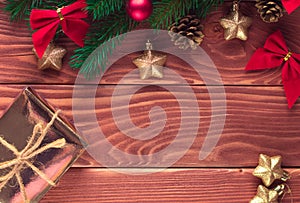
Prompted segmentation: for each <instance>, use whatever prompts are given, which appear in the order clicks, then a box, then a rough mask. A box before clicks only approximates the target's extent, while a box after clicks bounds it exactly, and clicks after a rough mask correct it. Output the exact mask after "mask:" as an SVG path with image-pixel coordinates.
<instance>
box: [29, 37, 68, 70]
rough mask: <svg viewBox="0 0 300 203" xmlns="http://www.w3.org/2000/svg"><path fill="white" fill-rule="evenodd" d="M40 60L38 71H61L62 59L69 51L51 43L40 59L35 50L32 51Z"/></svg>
mask: <svg viewBox="0 0 300 203" xmlns="http://www.w3.org/2000/svg"><path fill="white" fill-rule="evenodd" d="M32 51H33V52H34V53H35V55H36V57H37V58H38V65H37V66H38V69H39V70H45V69H48V68H49V69H53V70H57V71H59V70H60V69H61V67H62V59H63V57H64V56H65V54H66V53H67V50H66V49H65V48H63V47H60V46H55V45H54V44H53V43H50V44H49V45H48V47H47V49H46V51H45V53H44V55H43V57H42V58H41V59H40V58H39V57H38V55H37V53H36V50H35V48H33V49H32Z"/></svg>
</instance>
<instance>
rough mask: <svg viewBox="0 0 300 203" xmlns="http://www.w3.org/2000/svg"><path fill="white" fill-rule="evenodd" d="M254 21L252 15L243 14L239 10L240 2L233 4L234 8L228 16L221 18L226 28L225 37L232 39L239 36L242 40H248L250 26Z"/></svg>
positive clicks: (221, 22)
mask: <svg viewBox="0 0 300 203" xmlns="http://www.w3.org/2000/svg"><path fill="white" fill-rule="evenodd" d="M251 23H252V19H251V18H250V17H246V16H243V15H242V14H241V13H240V12H239V8H238V3H237V2H235V3H234V4H233V10H232V12H230V13H229V15H228V16H226V17H224V18H221V19H220V24H221V26H222V27H223V28H224V38H225V39H226V40H231V39H234V38H238V39H241V40H247V38H248V28H249V27H250V25H251Z"/></svg>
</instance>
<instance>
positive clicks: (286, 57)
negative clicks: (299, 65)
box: [283, 51, 292, 61]
mask: <svg viewBox="0 0 300 203" xmlns="http://www.w3.org/2000/svg"><path fill="white" fill-rule="evenodd" d="M291 56H292V52H290V51H289V52H288V53H287V54H286V55H285V57H284V58H283V60H284V61H288V60H289V59H290V58H291Z"/></svg>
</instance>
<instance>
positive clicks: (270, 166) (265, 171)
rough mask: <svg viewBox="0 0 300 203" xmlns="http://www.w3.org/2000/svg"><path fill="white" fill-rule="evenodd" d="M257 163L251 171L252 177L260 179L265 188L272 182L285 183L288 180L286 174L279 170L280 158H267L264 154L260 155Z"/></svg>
mask: <svg viewBox="0 0 300 203" xmlns="http://www.w3.org/2000/svg"><path fill="white" fill-rule="evenodd" d="M258 163H259V164H258V166H257V167H256V168H255V169H254V171H253V175H254V176H256V177H258V178H261V179H262V181H263V183H264V185H265V186H267V187H269V186H270V185H271V184H272V183H273V182H274V180H277V179H279V180H282V181H287V180H288V179H289V178H290V176H289V174H288V172H286V171H284V170H283V169H282V168H281V156H273V157H269V156H267V155H265V154H260V155H259V162H258Z"/></svg>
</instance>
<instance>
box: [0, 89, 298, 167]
mask: <svg viewBox="0 0 300 203" xmlns="http://www.w3.org/2000/svg"><path fill="white" fill-rule="evenodd" d="M23 87H24V86H20V85H1V86H0V92H1V94H0V96H1V100H0V109H1V112H4V109H5V108H7V107H8V106H9V104H10V103H11V102H12V101H13V99H14V97H16V96H17V95H18V93H19V92H20V91H21V89H22V88H23ZM135 87H138V89H139V86H133V85H126V86H124V85H123V86H122V85H121V87H120V88H121V90H122V91H121V93H120V94H118V95H117V96H115V97H114V99H116V101H123V100H124V99H125V98H128V95H127V92H128V90H129V89H132V88H135ZM33 88H34V89H36V91H37V92H38V93H39V94H40V95H41V96H42V97H44V98H45V99H46V100H47V101H48V102H50V103H51V104H53V105H54V106H55V107H57V108H59V109H61V110H62V111H63V114H65V115H66V116H67V118H68V119H70V120H73V113H76V114H80V113H81V114H86V115H87V118H86V119H87V120H86V123H84V124H83V125H84V127H86V128H87V129H89V130H88V131H87V132H90V130H91V131H92V130H93V129H92V128H91V127H90V126H92V124H93V123H91V121H90V119H89V116H88V115H89V113H91V112H92V113H93V112H94V109H89V108H87V107H86V101H88V100H89V99H91V98H84V95H85V94H86V91H81V93H80V94H82V99H81V100H80V103H79V104H78V107H79V108H81V109H82V110H80V111H76V112H72V92H73V86H58V85H57V86H54V85H51V86H45V85H34V86H33ZM175 89H177V92H176V91H175V93H177V94H179V95H182V96H184V95H185V92H180V91H181V87H180V86H178V87H176V86H175ZM114 90H115V86H99V88H98V89H97V94H96V100H95V103H96V109H95V112H96V116H97V118H98V120H99V125H100V126H101V129H102V131H103V132H104V135H105V136H107V139H108V140H110V142H111V143H112V144H113V145H114V146H118V147H119V148H120V149H121V150H123V151H125V152H128V153H132V154H137V153H141V151H142V153H144V154H151V153H153V152H158V151H160V150H162V149H164V148H165V147H166V146H168V145H169V144H170V143H172V141H173V139H174V138H175V137H176V135H177V133H178V129H179V127H180V119H181V116H180V115H181V112H180V111H181V110H180V108H179V107H178V103H177V102H178V101H180V100H178V101H177V100H176V99H175V98H174V97H173V96H172V95H171V94H170V93H168V92H167V91H165V90H163V89H161V88H159V87H157V86H148V87H146V88H142V89H141V90H140V91H139V92H137V93H136V94H135V95H134V96H133V97H132V99H131V104H130V106H129V111H130V116H131V119H132V122H133V123H134V124H136V125H137V126H139V127H145V126H147V125H149V124H150V120H149V116H148V114H149V110H150V109H151V107H154V106H161V107H162V108H163V109H165V111H166V112H167V123H166V126H165V128H164V129H163V131H162V132H161V133H160V134H159V135H157V136H156V137H155V138H153V139H150V140H149V141H141V140H137V139H132V138H129V137H128V136H126V135H125V134H123V133H122V132H120V130H119V129H118V128H117V126H116V124H115V122H114V120H113V116H112V112H111V98H112V96H111V94H112V93H113V91H114ZM193 91H194V92H195V95H196V98H197V101H196V102H197V103H198V105H199V112H200V114H199V117H200V123H199V130H198V134H197V137H196V139H195V141H194V143H193V145H192V146H191V148H190V150H188V152H187V153H186V154H185V156H183V158H181V159H180V160H179V161H178V162H177V163H176V164H175V165H174V166H178V167H185V166H187V167H191V166H193V167H196V166H200V167H204V166H205V167H214V166H220V167H250V166H252V167H253V166H255V165H256V164H257V159H258V158H257V157H258V154H259V153H267V154H270V155H275V154H281V155H282V156H283V158H284V162H283V163H284V165H285V166H293V167H296V166H300V162H299V160H300V159H299V157H300V150H299V146H300V137H299V120H300V113H299V108H300V106H299V104H296V105H295V107H294V108H293V109H292V110H289V109H288V108H287V104H286V98H285V96H284V92H283V89H282V87H281V86H278V87H264V86H263V87H258V86H255V87H242V86H238V87H236V86H232V87H230V86H226V87H225V91H226V103H227V106H218V107H217V108H220V109H224V108H226V122H225V126H224V130H223V133H222V135H221V136H220V140H219V142H218V145H217V146H216V147H215V148H214V150H213V151H212V153H211V154H210V155H209V156H208V157H207V158H206V159H205V160H202V161H200V160H199V159H198V156H199V151H200V149H201V147H202V144H203V142H204V138H205V137H206V136H207V132H208V129H209V126H210V124H211V112H212V110H213V108H212V107H211V99H210V97H209V94H208V93H207V87H205V86H193ZM153 93H155V94H153ZM173 93H174V92H173ZM214 95H215V96H216V97H217V98H219V97H220V98H221V96H222V94H220V95H218V93H216V94H214ZM185 98H186V99H189V98H190V97H189V95H187V96H185ZM126 108H128V107H127V106H126V105H125V106H120V109H126ZM1 112H0V114H1ZM216 115H218V111H217V114H216ZM122 116H123V115H122ZM219 116H220V115H219ZM190 119H191V121H190V122H192V123H191V126H193V125H192V124H193V122H195V123H196V121H195V118H193V117H192V118H190ZM191 126H190V127H188V128H186V129H185V131H186V132H189V130H190V128H193V127H191ZM186 136H188V135H186ZM181 139H183V140H182V141H183V142H185V141H184V139H185V138H184V137H182V138H181ZM96 141H97V140H96ZM115 158H117V157H115ZM124 161H125V160H124ZM75 165H76V166H99V163H97V162H95V161H94V160H93V159H91V158H90V157H89V156H88V155H87V154H85V155H83V156H82V157H81V158H80V159H79V160H78V162H77V164H75Z"/></svg>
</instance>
